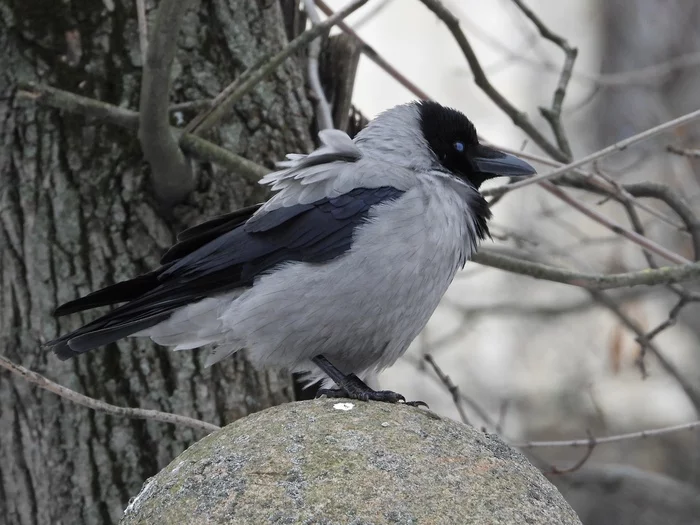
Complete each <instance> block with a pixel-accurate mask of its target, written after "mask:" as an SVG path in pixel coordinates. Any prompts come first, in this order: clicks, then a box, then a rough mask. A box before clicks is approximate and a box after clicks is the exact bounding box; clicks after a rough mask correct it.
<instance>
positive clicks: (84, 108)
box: [17, 82, 270, 182]
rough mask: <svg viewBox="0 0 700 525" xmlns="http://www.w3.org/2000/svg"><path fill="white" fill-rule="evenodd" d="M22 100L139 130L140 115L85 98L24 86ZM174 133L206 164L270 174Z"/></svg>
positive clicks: (252, 175)
mask: <svg viewBox="0 0 700 525" xmlns="http://www.w3.org/2000/svg"><path fill="white" fill-rule="evenodd" d="M17 96H18V98H19V99H24V100H28V101H31V102H34V103H37V104H41V105H44V106H48V107H51V108H56V109H60V110H63V111H68V112H69V113H75V114H79V115H84V116H86V117H88V118H93V119H96V120H97V121H98V122H100V123H107V124H112V125H115V126H119V127H122V128H126V129H131V130H137V129H138V127H139V114H138V112H136V111H132V110H129V109H124V108H120V107H118V106H113V105H112V104H108V103H106V102H101V101H99V100H95V99H93V98H88V97H83V96H80V95H76V94H74V93H70V92H68V91H63V90H61V89H57V88H54V87H50V86H44V85H41V84H34V83H29V82H24V83H21V84H19V85H18V92H17ZM171 132H172V133H174V134H175V135H176V136H179V137H180V145H181V146H182V149H183V150H184V151H186V152H187V153H188V154H189V155H192V156H193V157H195V158H197V159H199V160H201V161H204V162H215V163H217V164H220V165H221V166H223V167H225V168H226V169H229V170H231V171H232V172H233V173H236V174H237V175H240V176H241V177H244V178H245V179H246V180H247V181H249V182H257V181H258V180H260V178H261V177H263V176H264V175H265V174H267V173H269V171H270V170H268V169H266V168H265V167H264V166H261V165H259V164H256V163H255V162H253V161H251V160H248V159H245V158H243V157H241V156H239V155H236V154H235V153H231V152H230V151H228V150H226V149H224V148H222V147H220V146H217V145H216V144H214V143H212V142H209V141H208V140H204V139H203V138H200V137H197V136H195V135H190V134H186V133H183V132H182V130H179V129H176V128H171Z"/></svg>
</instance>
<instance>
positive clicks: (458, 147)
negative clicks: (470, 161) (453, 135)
mask: <svg viewBox="0 0 700 525" xmlns="http://www.w3.org/2000/svg"><path fill="white" fill-rule="evenodd" d="M453 146H454V148H455V150H457V151H459V152H460V153H462V152H463V151H464V142H460V141H457V142H455V143H454V144H453Z"/></svg>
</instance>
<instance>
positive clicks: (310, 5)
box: [304, 0, 333, 129]
mask: <svg viewBox="0 0 700 525" xmlns="http://www.w3.org/2000/svg"><path fill="white" fill-rule="evenodd" d="M304 7H305V9H306V14H307V15H308V17H309V20H311V23H312V24H313V25H318V24H320V23H321V17H320V16H318V12H317V11H316V6H315V5H314V0H304ZM320 55H321V41H320V39H318V38H315V39H313V40H312V41H311V42H310V43H309V57H308V74H309V84H310V85H311V89H312V90H313V92H314V95H316V118H317V120H318V129H328V128H332V127H333V116H332V114H331V106H330V104H329V103H328V99H327V98H326V94H325V93H324V91H323V86H322V85H321V77H320V76H319V72H318V67H319V66H318V58H319V56H320Z"/></svg>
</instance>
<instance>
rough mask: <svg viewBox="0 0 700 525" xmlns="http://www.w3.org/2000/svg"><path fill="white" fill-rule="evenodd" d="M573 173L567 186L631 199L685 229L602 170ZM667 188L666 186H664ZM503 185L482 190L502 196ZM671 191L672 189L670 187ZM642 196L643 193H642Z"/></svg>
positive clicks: (531, 157) (538, 159)
mask: <svg viewBox="0 0 700 525" xmlns="http://www.w3.org/2000/svg"><path fill="white" fill-rule="evenodd" d="M496 147H497V148H498V149H500V150H503V151H505V152H506V153H512V154H513V155H520V156H521V157H523V158H524V159H526V160H532V161H535V162H538V163H540V164H545V165H547V166H551V167H554V168H557V167H560V166H563V164H562V163H560V162H557V161H556V160H552V159H550V158H547V157H542V156H541V155H535V154H534V153H530V152H527V151H520V150H515V149H512V148H508V147H507V146H500V145H496ZM572 171H573V174H570V175H568V176H567V177H566V180H565V181H564V180H562V181H561V182H562V184H566V185H567V186H572V187H575V188H580V189H583V190H587V191H597V192H598V193H601V192H602V193H603V194H604V195H607V196H609V197H611V198H614V199H615V200H618V201H620V202H623V201H629V202H630V203H631V204H633V205H634V206H635V207H637V208H639V209H642V210H644V211H646V212H647V213H649V214H650V215H653V216H654V217H656V218H658V219H659V220H661V221H663V222H665V223H666V224H668V225H670V226H673V227H674V228H678V229H680V230H683V225H682V224H679V223H677V222H675V221H673V220H672V219H670V218H669V217H667V216H665V215H664V214H662V213H660V212H659V211H658V210H656V209H654V208H652V207H651V206H648V205H646V204H644V203H643V202H640V201H639V200H637V199H635V198H634V196H633V195H632V194H631V193H629V192H628V191H627V190H626V189H625V188H626V186H624V185H616V184H613V183H612V182H611V181H610V180H608V179H609V177H604V176H603V174H602V172H600V171H598V172H596V173H593V172H589V171H584V170H582V169H580V168H577V169H574V170H572ZM664 187H665V188H666V186H664ZM503 188H504V187H503V186H500V187H497V188H485V189H483V190H481V193H482V194H483V195H484V196H489V195H495V196H500V195H503V193H504V192H503ZM669 191H671V190H670V189H669ZM640 196H641V195H640Z"/></svg>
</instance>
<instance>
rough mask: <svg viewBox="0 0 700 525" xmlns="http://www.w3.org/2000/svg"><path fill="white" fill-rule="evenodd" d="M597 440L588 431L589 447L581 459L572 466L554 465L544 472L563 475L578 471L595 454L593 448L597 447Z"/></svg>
mask: <svg viewBox="0 0 700 525" xmlns="http://www.w3.org/2000/svg"><path fill="white" fill-rule="evenodd" d="M595 446H596V444H595V440H594V439H593V435H592V434H591V433H590V432H588V448H587V449H586V453H585V454H584V455H583V457H582V458H581V459H579V460H578V461H577V462H576V463H574V464H573V465H572V466H570V467H567V468H559V467H555V466H554V465H552V466H550V467H549V470H547V471H545V472H544V474H551V475H557V476H558V475H562V474H571V473H572V472H576V471H577V470H578V469H580V468H581V467H582V466H583V465H585V464H586V461H588V460H589V459H590V457H591V454H593V449H594V448H595Z"/></svg>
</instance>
